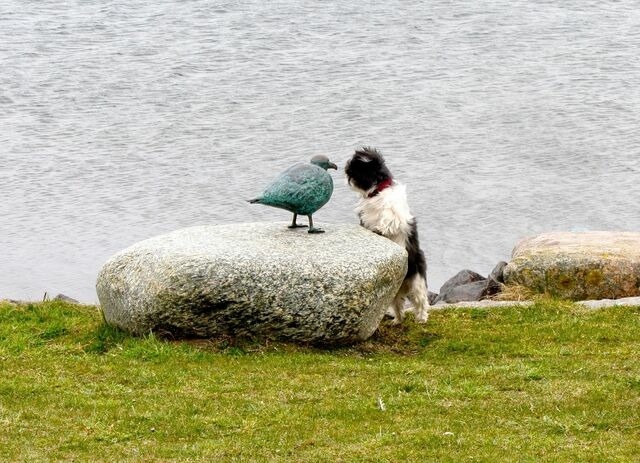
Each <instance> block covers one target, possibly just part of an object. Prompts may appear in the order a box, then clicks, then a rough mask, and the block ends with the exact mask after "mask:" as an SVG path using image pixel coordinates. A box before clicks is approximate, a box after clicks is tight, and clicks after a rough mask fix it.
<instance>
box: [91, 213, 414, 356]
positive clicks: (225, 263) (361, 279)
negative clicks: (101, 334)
mask: <svg viewBox="0 0 640 463" xmlns="http://www.w3.org/2000/svg"><path fill="white" fill-rule="evenodd" d="M287 225H288V224H286V223H248V224H235V225H221V226H199V227H193V228H186V229H182V230H177V231H175V232H172V233H169V234H166V235H161V236H157V237H154V238H151V239H148V240H145V241H142V242H139V243H137V244H134V245H133V246H131V247H129V248H127V249H125V250H123V251H121V252H119V253H118V254H116V255H114V256H113V257H112V258H111V259H109V260H108V261H107V263H106V264H105V265H104V267H103V268H102V270H101V271H100V273H99V275H98V280H97V284H96V288H97V292H98V298H99V299H100V304H101V306H102V310H103V311H104V316H105V319H106V321H107V323H110V324H113V325H116V326H118V327H120V328H122V329H124V330H127V331H129V332H131V333H134V334H145V333H148V332H150V331H154V332H161V333H164V334H169V335H171V336H173V337H214V336H218V335H232V336H258V337H266V338H272V339H280V340H288V341H296V342H303V343H314V344H346V343H352V342H356V341H361V340H364V339H367V338H368V337H369V336H371V335H372V334H373V332H374V331H375V330H376V328H377V327H378V325H379V323H380V320H381V319H382V318H383V316H384V313H385V311H386V309H387V307H388V306H389V305H390V304H391V301H392V299H393V297H394V295H395V294H396V292H397V291H398V289H399V287H400V285H401V284H402V281H403V279H404V275H405V273H406V271H407V255H406V252H405V250H404V249H403V248H402V247H401V246H398V245H396V244H395V243H393V242H392V241H391V240H388V239H386V238H383V237H381V236H378V235H376V234H374V233H371V232H369V231H367V230H366V229H364V228H362V227H360V226H358V225H335V224H334V225H327V226H326V227H325V230H326V233H324V234H321V235H313V234H309V233H307V231H306V229H304V228H300V229H288V228H287Z"/></svg>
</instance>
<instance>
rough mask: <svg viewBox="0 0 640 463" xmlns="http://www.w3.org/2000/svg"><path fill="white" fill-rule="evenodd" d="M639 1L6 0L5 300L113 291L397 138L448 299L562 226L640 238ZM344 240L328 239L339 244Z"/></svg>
mask: <svg viewBox="0 0 640 463" xmlns="http://www.w3.org/2000/svg"><path fill="white" fill-rule="evenodd" d="M639 50H640V8H638V4H637V2H635V1H618V2H599V1H583V0H567V1H537V2H532V1H525V0H515V1H514V0H495V1H493V0H492V1H478V0H473V1H466V2H465V1H461V2H455V3H454V4H452V2H448V1H434V2H421V1H374V2H369V3H368V4H362V2H349V1H340V2H338V1H329V2H301V1H272V2H263V1H257V0H253V1H216V2H211V1H208V0H194V1H148V0H145V1H135V0H134V1H126V2H125V1H122V0H112V1H108V0H106V1H97V0H90V1H89V0H87V1H81V0H80V1H77V2H72V3H69V2H63V1H42V0H37V1H23V0H20V1H17V0H4V1H3V2H2V5H1V6H0V109H1V111H0V185H1V189H2V190H1V191H2V194H1V195H0V196H1V197H0V253H1V254H0V256H1V258H0V262H1V264H0V298H1V297H6V298H22V299H39V298H42V296H43V293H44V292H45V291H47V292H48V293H49V294H51V295H55V294H57V293H59V292H61V293H64V294H67V295H69V296H71V297H74V298H76V299H80V300H82V301H84V302H96V301H97V297H96V295H95V289H94V283H95V277H96V274H97V272H98V270H99V269H100V267H101V266H102V264H103V263H104V261H105V260H106V259H107V258H108V257H109V256H111V255H112V254H114V253H115V252H117V251H119V250H120V249H122V248H124V247H127V246H129V245H130V244H132V243H134V242H136V241H139V240H142V239H145V238H148V237H151V236H154V235H157V234H160V233H164V232H169V231H171V230H174V229H176V228H181V227H188V226H192V225H200V224H225V223H232V222H252V221H288V220H289V219H290V217H289V214H288V213H287V212H285V211H281V210H278V209H271V208H267V207H260V206H257V205H250V204H248V203H246V202H245V199H248V198H250V197H252V196H254V195H255V194H256V193H258V192H259V191H260V190H261V188H262V186H264V185H265V184H266V183H268V181H269V180H270V179H271V178H272V177H274V176H275V175H276V174H278V173H279V172H280V171H281V170H283V169H284V168H286V167H288V166H289V165H290V164H292V163H294V162H297V161H306V160H308V159H309V158H310V157H311V156H312V155H314V154H318V153H324V154H327V155H329V156H330V157H331V159H332V160H333V161H334V162H336V163H338V165H339V167H340V168H341V170H339V171H338V172H334V171H331V172H332V175H333V176H334V179H335V183H336V188H335V191H334V194H333V198H332V199H331V201H330V202H329V204H327V205H326V206H325V207H324V208H323V209H321V210H320V211H319V212H318V213H317V214H316V215H315V216H314V219H315V221H316V222H317V223H318V225H320V226H324V228H325V229H327V230H330V226H329V225H328V224H327V223H328V222H356V218H355V214H354V212H353V208H354V206H355V201H356V197H355V195H354V193H353V192H351V191H350V190H349V189H348V188H347V187H346V184H345V181H344V175H343V171H342V168H343V167H344V163H345V161H346V160H347V159H348V158H349V156H350V155H351V153H352V152H353V150H354V148H356V147H358V146H360V145H371V146H374V147H377V148H378V149H380V150H381V151H382V153H383V154H385V155H386V158H387V164H388V165H389V166H390V168H391V170H392V172H393V173H394V174H395V176H396V178H397V179H399V180H400V181H402V182H403V183H405V184H406V185H407V188H408V193H409V199H410V203H411V207H412V211H413V213H414V215H416V216H417V218H418V221H419V231H420V236H421V240H422V243H423V246H424V248H425V251H426V254H427V258H428V261H429V274H428V282H429V286H430V288H431V289H433V290H436V291H437V289H438V288H439V286H440V285H441V284H442V283H443V282H444V281H445V280H446V279H447V278H448V277H450V276H452V275H453V274H455V273H456V272H457V271H459V270H461V269H463V268H469V269H472V270H476V271H478V272H480V273H483V274H486V273H488V272H490V271H491V269H492V268H493V266H494V265H495V264H496V263H497V262H498V261H499V260H508V258H509V256H510V253H511V249H512V247H513V246H514V244H515V243H516V242H517V240H518V239H520V238H522V237H524V236H527V235H531V234H535V233H539V232H543V231H550V230H568V231H582V230H631V231H640V206H639V203H640V186H639V185H640V156H639V154H640V51H639ZM328 252H330V251H328Z"/></svg>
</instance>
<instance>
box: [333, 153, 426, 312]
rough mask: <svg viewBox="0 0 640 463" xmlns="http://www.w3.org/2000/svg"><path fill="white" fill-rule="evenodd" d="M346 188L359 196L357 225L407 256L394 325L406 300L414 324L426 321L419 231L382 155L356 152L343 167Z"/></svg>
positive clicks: (404, 193)
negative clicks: (386, 241)
mask: <svg viewBox="0 0 640 463" xmlns="http://www.w3.org/2000/svg"><path fill="white" fill-rule="evenodd" d="M345 173H346V174H347V181H348V182H349V186H350V187H351V188H352V189H353V190H355V191H356V192H357V193H359V194H360V196H361V198H360V202H359V203H358V206H357V207H356V212H357V213H358V217H359V218H360V224H361V225H362V226H363V227H365V228H367V229H369V230H371V231H373V232H375V233H377V234H379V235H382V236H384V237H386V238H389V239H390V240H392V241H395V242H396V243H398V244H399V245H401V246H403V247H404V248H405V249H406V250H407V252H408V254H409V266H408V269H407V274H406V276H405V279H404V282H403V283H402V286H401V287H400V290H399V291H398V294H397V295H396V297H395V299H394V301H393V313H394V315H395V318H394V320H393V322H394V323H401V322H402V319H403V311H402V309H403V306H404V300H405V298H407V299H409V301H411V303H412V304H413V306H414V313H415V318H416V321H418V322H420V323H424V322H426V321H427V317H428V312H427V310H428V307H429V299H428V295H427V279H426V276H427V262H426V259H425V257H424V253H423V252H422V250H421V249H420V243H419V241H418V228H417V225H416V220H415V218H414V217H413V216H412V215H411V212H410V210H409V204H408V202H407V194H406V188H405V186H404V185H402V184H401V183H399V182H396V181H395V180H394V179H393V176H392V175H391V172H390V171H389V169H388V168H387V166H386V165H385V162H384V158H383V157H382V155H381V154H380V153H379V152H378V151H377V150H376V149H374V148H369V147H363V148H361V149H359V150H356V152H355V154H354V155H353V157H352V158H351V159H350V160H349V161H348V162H347V165H346V167H345Z"/></svg>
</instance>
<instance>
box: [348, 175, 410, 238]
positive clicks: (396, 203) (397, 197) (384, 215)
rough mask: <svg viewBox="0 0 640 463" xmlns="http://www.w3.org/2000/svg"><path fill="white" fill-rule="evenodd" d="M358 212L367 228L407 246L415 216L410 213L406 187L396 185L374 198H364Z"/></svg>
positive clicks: (357, 209)
mask: <svg viewBox="0 0 640 463" xmlns="http://www.w3.org/2000/svg"><path fill="white" fill-rule="evenodd" d="M356 212H357V213H358V216H359V217H360V220H361V221H362V225H363V226H364V227H365V228H367V229H369V230H371V231H373V232H376V233H380V234H381V235H383V236H385V237H386V238H389V239H390V240H392V241H394V242H396V243H398V244H399V245H401V246H403V247H404V246H405V245H406V242H407V238H408V237H409V232H410V230H411V221H412V220H413V216H412V215H411V212H410V211H409V205H408V203H407V197H406V192H405V187H404V185H402V184H397V185H394V186H393V187H391V188H387V189H386V190H384V191H382V192H380V194H378V195H376V196H374V197H373V198H362V199H361V200H360V203H359V204H358V207H357V208H356Z"/></svg>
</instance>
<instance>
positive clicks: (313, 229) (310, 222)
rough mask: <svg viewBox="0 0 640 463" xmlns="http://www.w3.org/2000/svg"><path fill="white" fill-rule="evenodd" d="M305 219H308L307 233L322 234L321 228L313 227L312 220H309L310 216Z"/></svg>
mask: <svg viewBox="0 0 640 463" xmlns="http://www.w3.org/2000/svg"><path fill="white" fill-rule="evenodd" d="M307 217H309V233H324V230H323V229H322V228H316V227H314V226H313V218H311V215H308V216H307Z"/></svg>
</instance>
